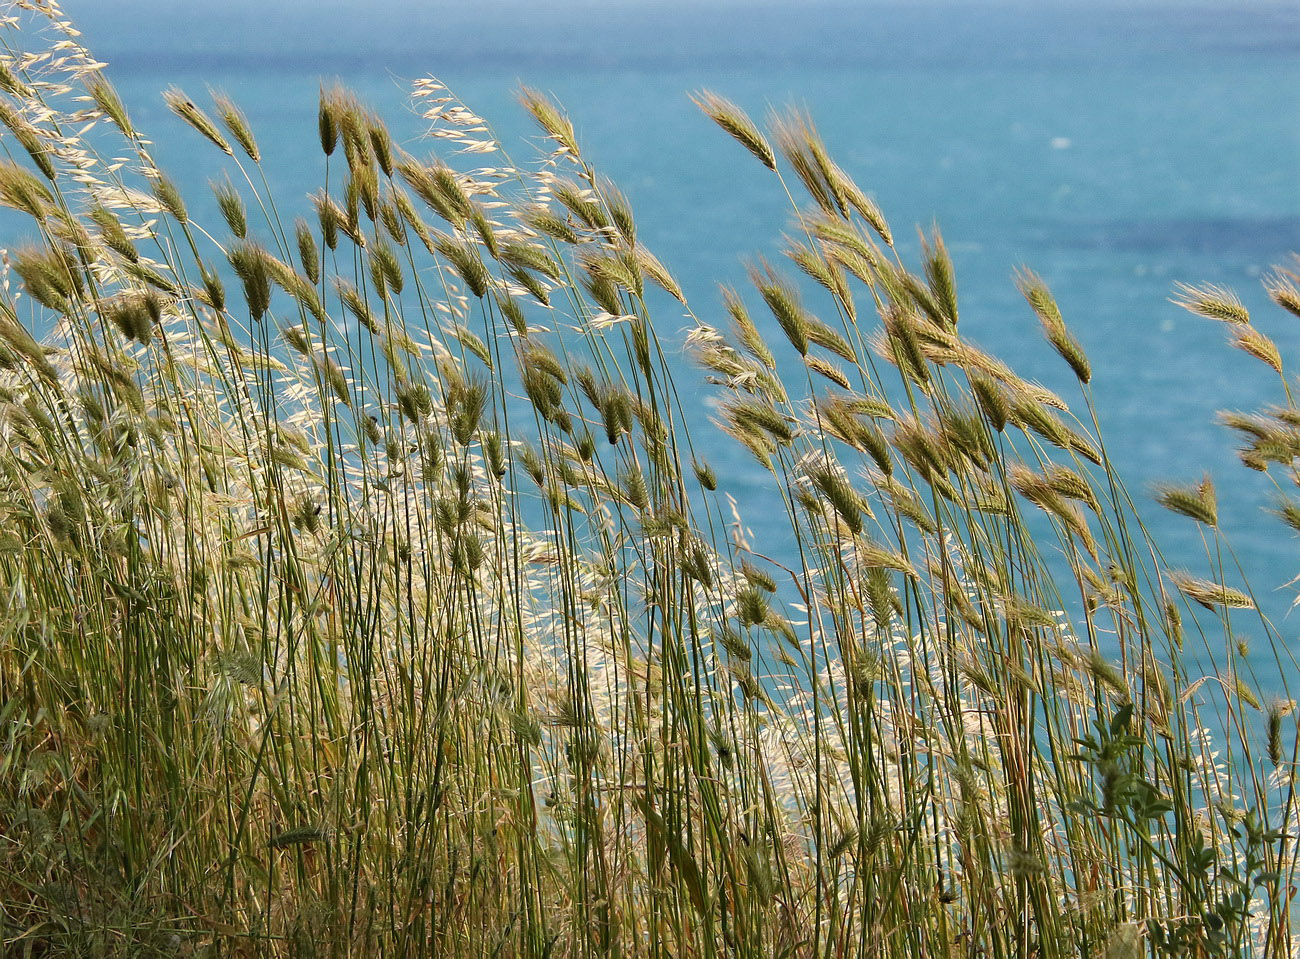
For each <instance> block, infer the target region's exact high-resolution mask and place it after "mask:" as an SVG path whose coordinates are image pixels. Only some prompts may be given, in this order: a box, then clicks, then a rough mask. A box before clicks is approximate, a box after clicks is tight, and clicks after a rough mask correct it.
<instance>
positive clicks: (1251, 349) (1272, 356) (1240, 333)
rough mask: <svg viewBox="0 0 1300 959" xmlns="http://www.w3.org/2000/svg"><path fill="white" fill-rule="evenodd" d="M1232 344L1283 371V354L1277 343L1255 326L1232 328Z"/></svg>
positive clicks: (1279, 371)
mask: <svg viewBox="0 0 1300 959" xmlns="http://www.w3.org/2000/svg"><path fill="white" fill-rule="evenodd" d="M1232 345H1233V346H1234V347H1236V348H1237V349H1239V350H1241V351H1242V352H1243V353H1247V354H1249V355H1250V356H1253V357H1255V359H1257V360H1259V361H1260V362H1261V363H1263V364H1265V365H1266V366H1269V367H1271V368H1272V369H1273V370H1274V371H1275V372H1277V373H1281V372H1282V354H1281V352H1279V350H1278V348H1277V344H1276V343H1274V342H1273V341H1272V340H1271V339H1269V338H1268V337H1267V336H1265V335H1264V334H1263V333H1261V332H1259V330H1257V329H1255V327H1253V326H1247V325H1244V324H1242V325H1238V326H1234V327H1233V329H1232Z"/></svg>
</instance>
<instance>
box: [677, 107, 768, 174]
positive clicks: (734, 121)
mask: <svg viewBox="0 0 1300 959" xmlns="http://www.w3.org/2000/svg"><path fill="white" fill-rule="evenodd" d="M691 99H692V100H694V101H695V105H696V106H697V107H699V108H700V109H701V110H703V111H704V113H705V114H706V115H707V116H708V118H709V119H710V120H712V121H713V122H714V123H716V124H717V125H718V126H720V127H722V129H723V130H725V131H726V132H727V133H728V134H730V136H731V137H732V139H734V140H735V141H736V142H737V143H739V144H740V145H741V146H743V147H744V148H745V149H746V150H748V151H749V152H750V153H752V154H754V156H755V157H757V158H758V162H759V163H761V164H763V166H765V167H767V168H768V169H769V170H775V169H776V154H775V153H773V152H772V147H771V144H769V143H768V142H767V138H766V137H764V136H763V134H762V133H760V132H759V129H758V127H757V126H755V125H754V121H753V120H751V119H750V118H749V115H748V114H746V113H745V111H744V110H742V109H740V107H738V106H736V105H735V104H734V103H732V102H731V101H730V100H728V99H726V98H725V97H720V96H718V95H717V94H716V93H714V92H712V91H711V90H701V91H700V92H699V93H696V94H693V95H692V96H691Z"/></svg>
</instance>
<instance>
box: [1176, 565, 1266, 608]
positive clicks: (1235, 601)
mask: <svg viewBox="0 0 1300 959" xmlns="http://www.w3.org/2000/svg"><path fill="white" fill-rule="evenodd" d="M1168 576H1169V581H1170V582H1171V583H1172V584H1173V586H1174V588H1175V589H1177V590H1178V591H1179V592H1180V593H1182V594H1183V595H1184V596H1186V597H1187V598H1188V599H1191V600H1194V601H1195V602H1197V603H1199V604H1200V605H1202V606H1204V607H1205V608H1206V609H1214V608H1215V607H1216V606H1225V607H1228V608H1233V609H1254V608H1255V602H1254V600H1252V599H1251V598H1250V597H1249V596H1247V595H1246V594H1245V593H1243V592H1241V591H1240V590H1238V589H1233V588H1232V587H1231V586H1225V585H1224V584H1222V583H1216V582H1213V581H1211V580H1206V579H1197V578H1196V577H1195V576H1192V575H1191V574H1189V573H1181V572H1172V573H1169V574H1168Z"/></svg>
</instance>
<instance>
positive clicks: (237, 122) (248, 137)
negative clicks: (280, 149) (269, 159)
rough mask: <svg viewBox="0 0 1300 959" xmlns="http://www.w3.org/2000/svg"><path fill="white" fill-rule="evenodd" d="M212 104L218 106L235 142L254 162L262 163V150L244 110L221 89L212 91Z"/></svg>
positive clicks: (224, 124)
mask: <svg viewBox="0 0 1300 959" xmlns="http://www.w3.org/2000/svg"><path fill="white" fill-rule="evenodd" d="M212 105H213V106H215V107H216V108H217V116H219V117H220V118H221V123H222V125H223V126H224V127H225V128H226V129H227V130H228V131H229V132H230V135H231V136H232V137H234V138H235V142H236V143H238V144H239V147H240V149H241V150H243V151H244V154H245V156H247V157H248V158H249V159H250V160H252V161H253V162H254V163H260V162H261V161H262V152H261V150H259V149H258V147H257V140H256V139H254V137H253V129H252V127H250V126H249V125H248V117H246V116H244V111H243V110H241V109H239V107H238V106H236V105H235V102H234V101H233V100H231V99H230V97H228V96H227V95H226V94H225V93H223V92H222V91H220V90H214V91H212Z"/></svg>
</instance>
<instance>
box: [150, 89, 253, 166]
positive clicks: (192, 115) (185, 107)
mask: <svg viewBox="0 0 1300 959" xmlns="http://www.w3.org/2000/svg"><path fill="white" fill-rule="evenodd" d="M163 100H165V101H166V103H167V106H168V108H169V109H170V110H171V111H172V113H174V114H176V115H177V116H178V117H180V118H181V119H182V120H184V121H185V122H186V123H188V124H189V125H190V126H191V127H193V128H194V129H195V130H197V131H198V132H199V133H201V134H203V136H204V137H206V138H207V139H208V140H210V141H211V142H212V143H213V144H215V145H216V146H217V147H218V148H219V149H220V150H221V152H222V153H224V154H226V155H227V156H234V155H235V151H234V150H232V149H230V143H229V142H227V140H226V138H225V137H224V136H222V135H221V131H220V130H218V129H217V125H216V124H215V123H213V122H212V118H211V117H210V116H208V115H207V114H206V113H204V112H203V111H202V110H200V109H199V108H198V107H197V106H195V104H194V101H192V100H191V99H190V98H189V97H188V96H186V95H185V91H184V90H182V89H180V88H179V87H170V88H168V90H167V92H165V93H164V94H163Z"/></svg>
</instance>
